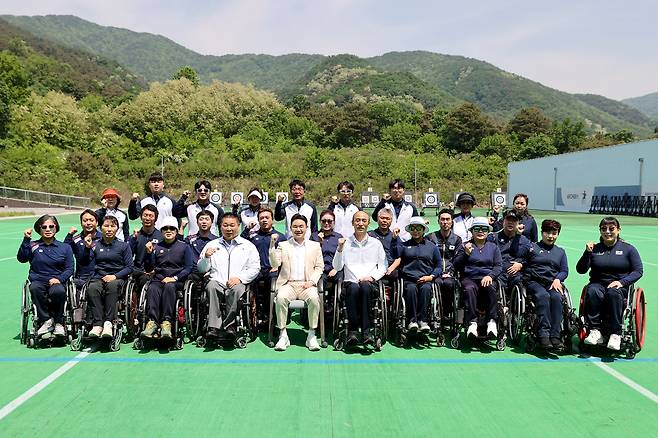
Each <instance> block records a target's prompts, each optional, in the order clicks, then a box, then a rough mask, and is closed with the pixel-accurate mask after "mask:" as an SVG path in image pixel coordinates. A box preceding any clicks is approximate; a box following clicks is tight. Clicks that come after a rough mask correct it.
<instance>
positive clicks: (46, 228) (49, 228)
mask: <svg viewBox="0 0 658 438" xmlns="http://www.w3.org/2000/svg"><path fill="white" fill-rule="evenodd" d="M41 229H42V230H54V229H55V225H41Z"/></svg>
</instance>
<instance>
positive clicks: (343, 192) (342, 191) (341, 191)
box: [338, 190, 352, 195]
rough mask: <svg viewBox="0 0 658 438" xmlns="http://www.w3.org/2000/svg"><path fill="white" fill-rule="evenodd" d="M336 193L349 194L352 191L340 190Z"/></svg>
mask: <svg viewBox="0 0 658 438" xmlns="http://www.w3.org/2000/svg"><path fill="white" fill-rule="evenodd" d="M338 193H341V194H343V195H351V194H352V191H351V190H340V191H339V192H338Z"/></svg>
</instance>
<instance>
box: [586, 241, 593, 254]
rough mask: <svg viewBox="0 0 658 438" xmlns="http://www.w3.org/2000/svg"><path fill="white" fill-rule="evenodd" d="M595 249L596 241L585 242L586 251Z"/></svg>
mask: <svg viewBox="0 0 658 438" xmlns="http://www.w3.org/2000/svg"><path fill="white" fill-rule="evenodd" d="M592 250H594V242H587V243H586V244H585V251H587V252H592Z"/></svg>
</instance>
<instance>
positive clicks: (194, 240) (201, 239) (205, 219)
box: [185, 210, 217, 283]
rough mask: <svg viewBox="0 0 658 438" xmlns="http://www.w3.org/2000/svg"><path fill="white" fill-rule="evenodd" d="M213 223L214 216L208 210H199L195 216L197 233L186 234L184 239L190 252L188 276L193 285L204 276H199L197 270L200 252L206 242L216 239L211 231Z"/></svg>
mask: <svg viewBox="0 0 658 438" xmlns="http://www.w3.org/2000/svg"><path fill="white" fill-rule="evenodd" d="M214 223H215V215H214V214H213V212H212V211H210V210H201V211H200V212H198V213H197V215H196V224H197V232H196V234H188V236H187V237H186V238H185V243H187V244H188V245H189V246H190V249H191V250H192V272H191V273H190V275H189V278H191V279H192V280H193V281H194V282H195V283H199V282H200V281H201V280H202V279H203V278H204V276H203V275H201V273H200V272H199V270H198V269H197V262H198V261H199V257H200V256H201V251H203V248H205V247H206V245H207V244H208V242H211V241H213V240H215V239H217V236H215V235H214V234H213V233H212V232H211V230H212V227H213V224H214Z"/></svg>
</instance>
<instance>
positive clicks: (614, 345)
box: [608, 334, 621, 351]
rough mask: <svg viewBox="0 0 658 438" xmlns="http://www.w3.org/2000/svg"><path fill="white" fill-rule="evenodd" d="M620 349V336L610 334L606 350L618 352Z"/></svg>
mask: <svg viewBox="0 0 658 438" xmlns="http://www.w3.org/2000/svg"><path fill="white" fill-rule="evenodd" d="M620 348H621V336H619V335H615V334H612V335H610V339H608V349H610V350H615V351H619V349H620Z"/></svg>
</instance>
